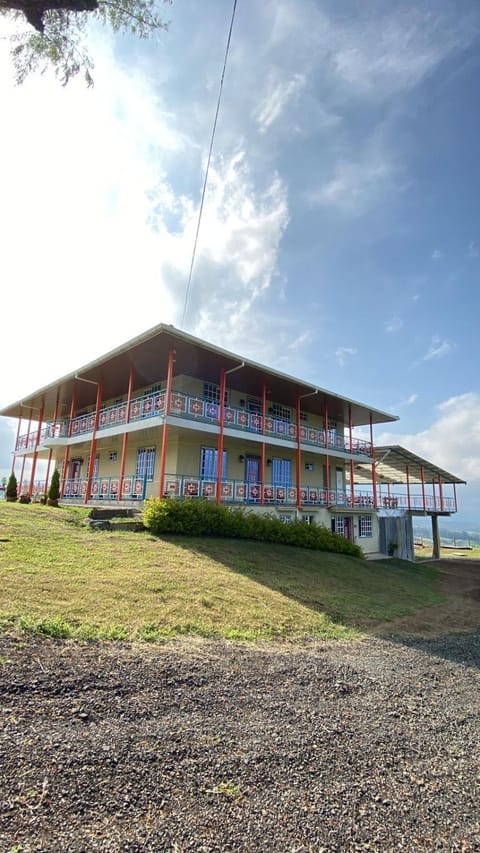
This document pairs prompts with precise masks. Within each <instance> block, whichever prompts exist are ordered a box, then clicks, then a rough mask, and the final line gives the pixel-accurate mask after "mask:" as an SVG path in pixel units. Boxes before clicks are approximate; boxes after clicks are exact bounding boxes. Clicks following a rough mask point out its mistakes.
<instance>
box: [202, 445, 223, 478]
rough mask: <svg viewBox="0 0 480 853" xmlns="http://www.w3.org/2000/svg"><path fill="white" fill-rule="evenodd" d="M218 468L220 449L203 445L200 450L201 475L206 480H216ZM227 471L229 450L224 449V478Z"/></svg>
mask: <svg viewBox="0 0 480 853" xmlns="http://www.w3.org/2000/svg"><path fill="white" fill-rule="evenodd" d="M217 469H218V450H217V449H216V447H202V449H201V452H200V476H201V477H203V478H204V479H205V480H215V479H216V478H217ZM226 473H227V451H226V450H224V451H223V465H222V478H223V477H225V476H226Z"/></svg>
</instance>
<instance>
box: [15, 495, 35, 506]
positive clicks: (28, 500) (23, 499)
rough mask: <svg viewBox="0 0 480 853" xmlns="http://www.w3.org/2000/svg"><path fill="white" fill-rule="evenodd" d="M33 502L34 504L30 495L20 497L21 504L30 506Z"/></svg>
mask: <svg viewBox="0 0 480 853" xmlns="http://www.w3.org/2000/svg"><path fill="white" fill-rule="evenodd" d="M31 502H32V499H31V497H30V495H20V497H19V499H18V503H19V504H30V503H31Z"/></svg>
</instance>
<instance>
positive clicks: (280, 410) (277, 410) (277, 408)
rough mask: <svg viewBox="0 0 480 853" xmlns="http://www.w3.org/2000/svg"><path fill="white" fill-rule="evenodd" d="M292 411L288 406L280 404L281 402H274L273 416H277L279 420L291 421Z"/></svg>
mask: <svg viewBox="0 0 480 853" xmlns="http://www.w3.org/2000/svg"><path fill="white" fill-rule="evenodd" d="M291 414H292V413H291V411H290V409H287V407H286V406H282V405H280V403H274V404H273V406H272V409H271V415H272V418H275V420H277V421H289V420H290V418H291Z"/></svg>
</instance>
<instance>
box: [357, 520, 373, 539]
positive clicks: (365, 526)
mask: <svg viewBox="0 0 480 853" xmlns="http://www.w3.org/2000/svg"><path fill="white" fill-rule="evenodd" d="M358 535H359V536H360V538H361V539H371V537H372V536H373V531H372V516H371V515H361V516H360V518H359V520H358Z"/></svg>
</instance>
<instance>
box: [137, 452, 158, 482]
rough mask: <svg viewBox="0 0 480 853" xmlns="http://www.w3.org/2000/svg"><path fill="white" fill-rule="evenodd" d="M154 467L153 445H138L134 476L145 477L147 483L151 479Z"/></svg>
mask: <svg viewBox="0 0 480 853" xmlns="http://www.w3.org/2000/svg"><path fill="white" fill-rule="evenodd" d="M154 468H155V448H154V447H139V448H138V450H137V468H136V471H135V476H136V477H138V478H139V479H144V478H145V477H146V479H147V480H148V482H149V483H151V482H152V480H153V471H154Z"/></svg>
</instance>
